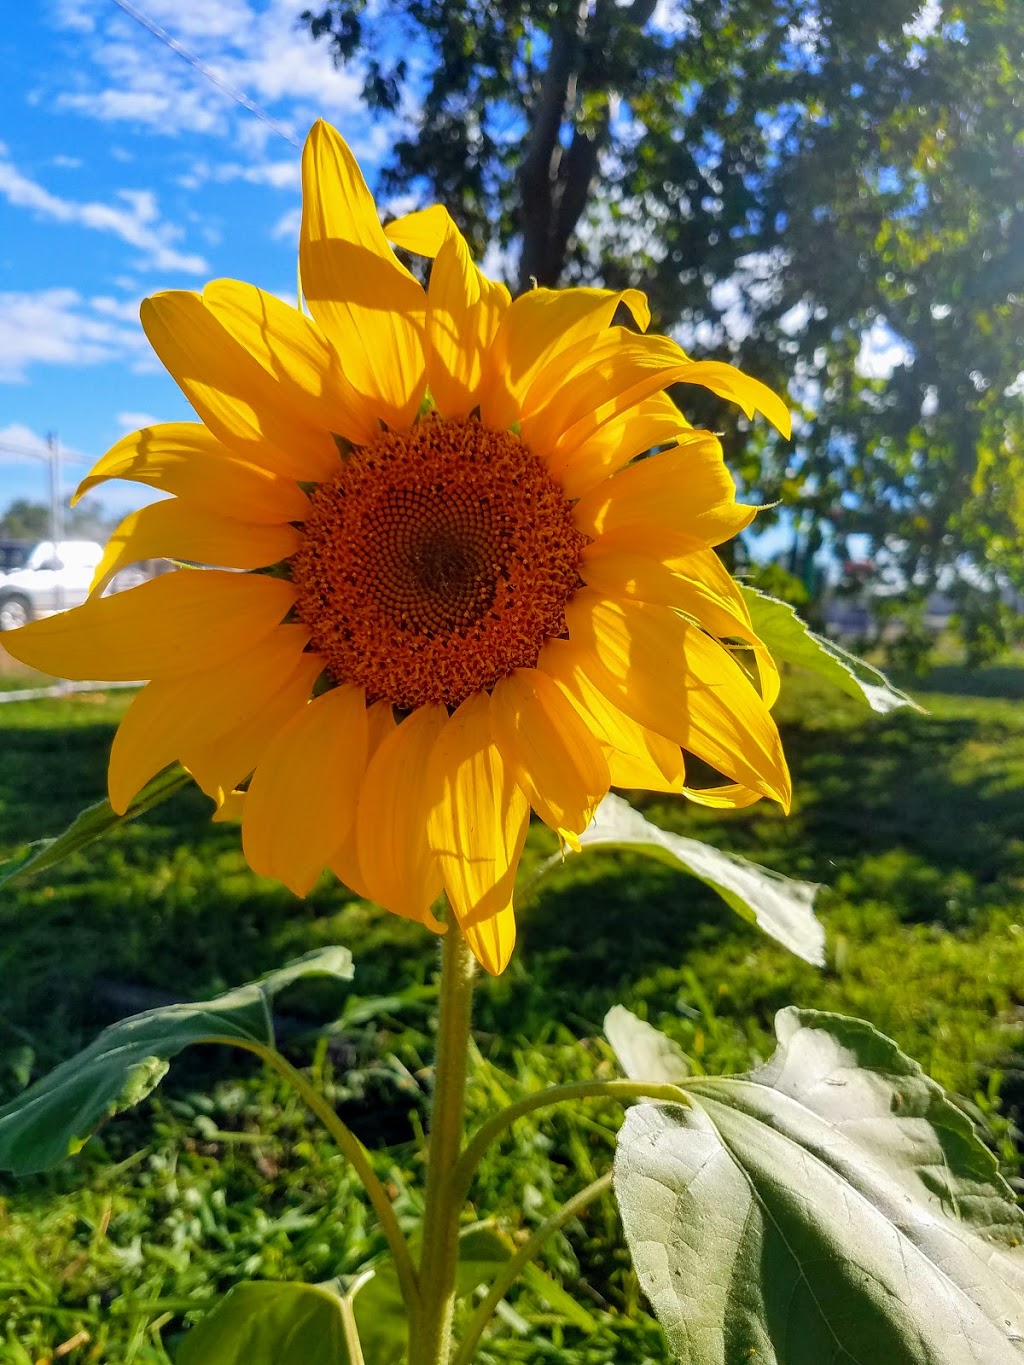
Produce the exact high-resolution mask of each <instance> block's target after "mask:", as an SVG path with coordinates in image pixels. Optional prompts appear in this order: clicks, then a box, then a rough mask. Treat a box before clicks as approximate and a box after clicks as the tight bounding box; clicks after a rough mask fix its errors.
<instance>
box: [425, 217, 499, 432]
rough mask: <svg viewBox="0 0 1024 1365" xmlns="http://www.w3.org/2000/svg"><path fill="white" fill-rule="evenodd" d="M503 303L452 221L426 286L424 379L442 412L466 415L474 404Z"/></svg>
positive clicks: (497, 286) (475, 404)
mask: <svg viewBox="0 0 1024 1365" xmlns="http://www.w3.org/2000/svg"><path fill="white" fill-rule="evenodd" d="M508 306H509V292H508V290H507V289H506V288H505V286H504V285H503V284H496V283H494V282H493V281H491V280H489V279H487V277H486V276H485V275H483V274H482V273H481V272H480V271H479V270H478V269H477V267H476V266H475V265H474V263H473V259H472V257H471V256H470V254H469V247H468V246H467V245H466V242H465V239H464V238H463V236H462V233H461V232H459V231H458V230H457V229H456V228H455V227H454V225H453V226H452V228H451V230H450V231H449V234H448V236H447V238H446V239H445V241H444V243H443V244H442V246H441V247H440V249H439V250H438V253H437V259H436V260H435V261H434V265H433V268H432V269H431V272H430V285H429V288H428V290H427V381H428V383H429V385H430V392H431V395H432V397H433V399H434V402H435V403H436V404H437V407H438V410H439V411H440V412H441V414H442V415H443V416H445V417H466V416H468V415H469V413H470V412H471V411H472V410H473V408H475V407H476V406H477V403H478V401H479V397H480V387H481V383H482V381H483V374H484V362H485V360H486V357H487V354H488V351H489V349H490V346H491V343H492V342H493V340H494V334H495V332H496V331H497V329H498V325H499V323H500V321H501V318H502V314H503V313H504V312H505V310H506V309H507V308H508Z"/></svg>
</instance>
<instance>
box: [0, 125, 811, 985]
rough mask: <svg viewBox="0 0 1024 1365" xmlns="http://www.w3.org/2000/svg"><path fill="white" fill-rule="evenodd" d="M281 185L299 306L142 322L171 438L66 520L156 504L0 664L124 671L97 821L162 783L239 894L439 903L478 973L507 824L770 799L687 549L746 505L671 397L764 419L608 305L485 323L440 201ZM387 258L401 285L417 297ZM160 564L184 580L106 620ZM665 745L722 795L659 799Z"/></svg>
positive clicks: (221, 292) (564, 825)
mask: <svg viewBox="0 0 1024 1365" xmlns="http://www.w3.org/2000/svg"><path fill="white" fill-rule="evenodd" d="M302 179H303V217H302V229H301V245H300V271H301V278H302V285H303V293H304V297H305V304H306V308H307V309H308V313H307V312H306V311H300V310H298V309H293V308H290V307H288V305H287V304H285V303H282V302H281V300H280V299H278V298H276V297H275V296H274V295H272V294H267V293H264V292H263V291H262V290H260V289H257V288H255V287H254V286H252V285H247V284H242V283H240V282H238V281H234V280H217V281H215V282H213V283H212V284H210V285H208V286H207V287H206V289H205V290H204V291H203V293H202V294H193V293H187V292H184V291H172V292H169V293H164V294H158V295H156V296H155V297H153V298H151V299H147V300H146V301H145V303H144V304H143V308H142V322H143V326H144V328H145V330H146V334H147V336H148V337H149V339H150V341H151V343H152V345H153V347H154V349H155V350H156V352H157V354H158V355H159V357H160V359H161V360H162V361H163V363H164V364H165V365H166V367H167V369H168V370H169V371H170V373H171V374H172V375H173V376H174V378H175V380H176V381H177V383H178V384H179V385H180V387H181V389H182V391H183V392H184V393H185V395H186V397H187V398H188V399H189V401H190V402H191V404H192V406H193V407H194V408H195V410H196V413H197V416H198V418H199V420H198V422H195V423H168V424H164V425H159V426H154V427H147V428H146V429H144V430H142V431H138V432H134V433H132V434H131V435H130V436H126V437H125V438H123V439H122V440H121V441H119V442H118V443H117V445H115V446H114V447H113V449H112V450H110V451H109V452H108V453H107V454H106V455H105V456H104V457H103V458H102V459H101V460H100V461H99V463H98V464H97V465H96V467H95V468H94V469H93V470H92V472H91V473H90V474H89V476H88V477H87V478H86V479H85V480H84V481H83V483H82V485H81V487H80V488H79V490H78V493H77V494H76V497H80V496H81V495H82V494H83V493H84V492H86V491H87V490H88V489H89V488H91V487H93V486H95V485H96V484H98V483H100V482H102V481H103V480H105V479H110V478H123V479H131V480H134V481H136V482H138V483H142V484H145V485H148V486H150V487H152V488H155V489H158V490H161V491H162V492H164V493H168V494H171V495H172V496H171V497H170V498H169V499H167V500H165V501H161V502H157V503H154V504H153V505H151V506H149V507H144V508H143V509H142V510H141V511H139V512H134V513H132V514H131V515H130V516H128V517H127V518H126V519H125V521H124V522H123V523H122V524H121V526H120V527H118V529H117V531H116V532H115V534H114V536H113V537H112V539H111V541H110V544H109V545H108V547H107V550H106V553H105V556H104V559H103V562H102V563H101V565H100V566H99V569H98V570H97V574H96V578H95V580H94V583H93V591H92V596H91V597H90V600H89V601H88V602H87V603H86V604H85V605H84V606H82V607H78V608H75V609H74V610H72V611H68V612H64V613H62V614H61V615H58V616H54V617H50V618H48V619H45V620H40V621H37V622H34V623H33V624H31V625H29V626H26V627H24V628H23V629H22V630H20V631H17V632H12V633H9V634H8V635H7V636H6V637H5V645H7V647H8V648H9V650H10V652H11V653H12V654H13V655H14V656H15V657H17V658H19V659H22V660H24V661H26V662H28V663H31V664H33V665H34V666H35V667H37V668H41V669H43V670H45V671H47V672H50V673H53V674H56V675H58V676H63V677H71V678H102V679H110V680H117V679H127V680H132V679H148V680H149V681H148V682H147V685H146V686H145V687H143V688H142V690H141V691H140V692H139V693H138V694H137V695H136V696H135V698H134V699H133V701H132V703H131V705H130V706H129V708H128V711H127V712H126V714H125V717H124V719H123V721H122V723H121V726H120V728H119V730H118V732H117V735H116V737H115V740H114V745H113V749H112V751H111V761H110V772H109V787H110V798H111V802H112V803H113V805H114V807H115V809H117V810H121V811H123V810H124V809H125V808H126V807H127V805H128V804H129V802H130V801H131V799H132V798H133V796H134V795H135V794H136V793H137V792H138V790H139V789H140V788H141V787H142V786H143V785H144V784H145V782H146V781H147V780H148V779H149V778H150V777H152V776H153V775H154V774H155V773H157V772H158V771H160V769H161V768H163V767H165V766H166V765H167V764H168V763H171V762H174V761H176V760H177V761H180V762H181V763H183V764H184V765H185V766H186V767H187V768H188V769H189V771H190V772H191V773H192V774H193V776H194V778H195V780H196V781H197V782H198V784H199V785H200V786H201V787H202V788H203V790H204V791H206V792H207V793H208V794H209V795H210V796H212V797H213V798H214V800H215V801H216V803H217V807H218V814H219V816H220V817H221V818H225V817H226V816H227V815H228V813H232V814H234V813H240V815H241V821H242V842H243V848H244V850H245V854H246V857H247V859H248V861H249V863H250V865H251V866H252V867H253V868H254V869H255V870H256V871H257V872H260V873H263V874H265V875H267V876H272V877H277V878H279V879H280V880H281V881H283V882H285V883H286V884H287V885H288V886H289V887H291V888H292V890H293V891H295V892H296V893H297V894H299V895H304V894H305V893H306V892H307V891H308V890H309V889H310V887H311V886H312V885H313V883H314V881H315V880H316V878H317V877H318V876H319V875H320V873H321V872H322V871H323V870H324V868H330V869H331V870H333V871H334V872H335V873H336V874H337V875H338V876H339V877H340V878H341V879H342V880H343V881H344V882H345V883H346V884H348V885H349V886H350V887H352V888H353V889H354V890H355V891H356V892H357V893H358V894H360V895H363V896H366V897H368V898H370V899H373V900H375V901H377V902H378V903H380V904H381V905H383V906H384V907H385V908H387V909H388V910H391V911H394V912H395V913H397V914H400V915H404V916H408V917H410V918H413V919H416V920H418V921H420V922H422V923H423V924H425V925H427V926H428V927H429V928H431V929H433V930H435V931H437V932H443V930H444V928H445V925H444V924H443V923H441V922H440V921H439V920H438V919H436V918H435V916H434V913H433V909H432V907H433V905H434V902H435V900H436V899H437V897H438V896H439V895H440V894H441V893H442V891H443V892H446V893H447V896H448V900H449V902H450V904H451V908H452V911H453V912H454V914H455V916H456V918H457V920H458V922H459V925H460V927H461V929H462V931H463V932H464V933H465V935H466V937H467V939H468V941H469V943H470V946H471V947H472V949H473V951H474V953H475V954H476V956H477V958H478V959H479V960H480V962H482V963H483V965H484V966H485V967H486V968H487V969H488V970H489V971H491V972H500V971H501V970H502V969H503V968H504V966H505V964H506V963H507V961H508V958H509V954H510V953H511V951H512V946H513V943H514V940H515V919H514V914H513V908H512V894H513V882H514V879H515V871H516V866H517V863H518V860H519V856H520V853H521V851H522V847H523V842H524V839H525V836H526V827H527V823H528V820H529V815H530V810H531V808H532V809H533V810H534V811H535V812H536V813H537V815H538V816H539V817H540V819H541V820H543V821H544V822H545V823H546V824H548V825H549V826H550V827H551V828H552V829H553V830H555V831H556V833H557V834H558V836H559V838H560V839H561V840H563V841H566V842H568V843H570V844H573V843H575V842H576V840H577V837H578V835H579V834H580V833H582V831H583V830H584V829H585V828H586V826H587V824H588V823H589V821H590V820H591V818H592V816H593V813H594V810H595V808H596V806H597V804H598V802H599V801H600V800H601V799H602V798H603V796H604V795H605V794H606V793H607V791H608V789H609V786H611V785H616V786H625V787H640V788H646V789H648V790H652V791H665V792H679V793H681V794H683V795H685V796H687V797H689V798H690V799H691V800H693V801H696V802H699V803H702V804H704V805H710V806H716V807H721V808H727V807H736V806H742V805H747V804H749V803H750V802H752V801H755V800H757V799H759V798H760V797H762V796H767V797H770V798H772V799H774V800H776V801H779V802H780V803H781V804H782V805H783V806H784V807H787V808H788V803H789V797H790V783H789V774H788V771H787V768H786V762H785V758H784V756H783V753H782V749H781V745H780V743H779V737H778V732H777V730H776V727H775V724H774V722H773V721H772V719H771V716H770V714H769V708H770V706H771V704H772V703H773V701H774V700H775V697H776V695H777V692H778V674H777V672H776V669H775V666H774V664H773V663H772V660H771V657H770V655H769V654H768V652H767V650H766V649H765V648H764V646H763V645H762V643H761V641H760V640H759V639H758V638H757V636H756V635H755V634H754V632H753V629H752V627H751V622H750V618H749V616H748V614H747V612H746V609H745V606H744V603H743V599H742V597H741V596H740V594H739V593H738V592H737V590H736V588H735V585H734V584H733V582H732V580H731V579H730V577H729V575H728V574H727V573H726V572H725V570H724V569H723V568H722V565H721V563H720V561H719V559H718V558H717V556H716V555H715V553H714V548H713V547H714V546H715V545H717V544H719V543H720V542H722V541H724V540H727V539H728V538H729V537H731V536H734V535H735V534H736V533H737V532H739V531H741V530H742V529H743V528H744V527H745V526H747V525H749V523H750V521H751V520H752V519H753V516H754V512H755V509H754V508H752V507H745V506H742V505H740V504H738V503H737V502H736V495H735V487H734V484H733V481H732V479H731V478H730V476H729V474H728V472H727V470H726V467H725V464H724V461H723V457H722V451H721V447H720V444H719V442H718V440H717V438H716V437H714V436H713V435H712V434H711V433H709V432H706V431H701V430H694V429H693V428H691V427H690V426H689V424H688V423H687V422H686V421H685V419H684V418H683V416H682V415H681V413H680V411H679V409H678V408H677V407H676V405H675V403H674V402H673V401H672V400H671V399H670V398H669V397H668V392H667V390H668V389H669V387H670V386H673V385H677V384H702V385H704V386H705V387H707V388H710V389H712V390H713V391H714V392H715V393H717V394H720V395H722V396H724V397H726V398H729V399H732V400H734V401H736V402H738V403H739V404H740V405H741V407H742V408H743V409H744V411H745V412H746V413H747V415H748V416H752V415H753V414H754V412H755V411H760V412H763V413H764V414H765V415H766V416H768V418H769V419H770V420H772V421H773V422H774V423H775V424H776V425H777V426H778V427H779V428H780V429H781V430H783V431H784V432H785V433H786V434H788V417H787V414H786V410H785V407H784V406H783V404H782V403H781V402H780V401H779V399H778V398H776V397H775V395H774V394H772V393H771V392H770V390H768V389H766V388H765V387H764V386H763V385H762V384H759V383H758V382H757V381H756V380H753V379H750V378H748V377H747V376H745V375H743V374H741V373H740V372H739V371H737V370H735V369H733V368H732V367H731V366H728V365H724V364H720V363H717V362H696V361H693V360H690V359H689V358H688V357H687V356H686V355H685V354H684V352H683V351H682V350H681V349H680V348H679V346H678V345H677V344H676V343H675V342H674V341H672V340H671V339H669V338H668V337H663V336H650V335H647V334H646V327H647V323H648V321H649V313H648V310H647V305H646V301H645V300H644V298H643V297H642V295H640V294H638V293H637V292H636V291H633V290H625V291H612V290H603V289H566V290H561V291H557V290H547V289H536V290H533V291H531V292H529V293H527V294H525V295H523V296H521V297H520V298H517V299H515V300H512V299H510V296H509V293H508V291H507V289H506V288H505V287H504V286H503V285H501V284H498V283H495V282H494V281H491V280H488V279H487V278H486V277H485V276H484V275H483V274H482V273H481V272H480V271H479V269H478V268H477V267H476V265H475V264H474V263H473V261H472V259H471V258H470V255H469V251H468V249H467V247H466V243H465V241H464V240H463V238H462V236H461V234H460V233H459V232H458V230H457V229H456V227H455V225H454V224H453V222H452V220H451V219H450V217H449V216H448V214H447V213H446V212H445V210H444V209H441V208H433V209H427V210H424V211H423V212H420V213H415V214H412V215H410V216H409V217H407V218H404V219H399V220H398V221H397V222H394V223H392V224H390V225H389V226H388V228H387V229H384V228H383V227H382V226H381V223H380V220H379V218H378V216H377V211H376V208H375V206H374V203H373V200H372V198H371V196H370V193H369V191H368V190H367V188H366V184H365V182H364V180H363V178H362V175H361V174H360V171H359V168H358V166H357V165H356V163H355V161H354V159H353V157H352V154H351V152H350V151H349V149H348V147H347V146H346V144H345V143H344V141H343V140H342V139H341V137H340V136H339V135H338V133H336V132H335V131H334V129H332V128H330V127H329V126H328V125H326V124H324V123H318V124H317V125H316V126H315V127H314V128H313V130H312V131H311V133H310V135H309V138H308V139H307V142H306V146H305V149H304V152H303V160H302ZM396 246H398V247H401V248H403V249H404V250H405V251H407V252H412V253H415V254H418V255H420V256H422V257H425V258H427V259H428V260H430V262H431V265H430V269H429V282H428V284H427V286H426V288H424V287H423V286H422V285H421V284H420V283H419V281H418V280H417V278H416V277H415V276H414V275H413V274H412V273H411V272H410V271H409V270H407V269H406V267H405V266H404V265H403V264H402V261H401V260H400V259H399V256H398V255H397V254H396V250H395V247H396ZM626 315H628V316H629V317H630V318H631V325H621V324H619V323H617V322H616V319H617V318H618V317H620V316H626ZM652 451H657V452H659V453H657V454H654V455H653V456H650V452H652ZM648 456H650V458H645V457H648ZM164 556H166V557H170V558H172V559H174V560H176V561H177V562H178V563H179V564H181V565H183V566H184V565H188V566H190V567H181V568H180V569H178V571H176V572H174V573H171V574H168V575H165V576H163V577H160V578H157V579H154V580H151V581H150V582H148V583H144V584H142V585H141V586H140V587H137V588H133V589H131V590H130V591H128V592H125V593H122V594H119V595H117V596H113V597H104V596H103V595H102V593H103V590H104V589H105V587H106V585H107V584H108V583H109V581H110V579H111V578H112V577H113V575H114V574H115V573H116V572H117V571H118V570H119V569H121V568H122V567H124V566H125V565H126V564H129V563H132V562H135V561H138V560H143V559H150V558H156V557H164ZM687 755H694V756H696V757H697V758H699V759H700V760H702V761H703V763H704V764H706V765H709V766H710V767H711V768H713V769H714V770H716V771H717V772H718V773H720V774H721V775H722V781H721V783H720V784H719V785H717V786H712V787H704V788H695V787H693V786H691V785H689V784H688V783H687V777H686V759H687ZM215 818H217V817H215Z"/></svg>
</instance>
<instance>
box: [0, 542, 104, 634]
mask: <svg viewBox="0 0 1024 1365" xmlns="http://www.w3.org/2000/svg"><path fill="white" fill-rule="evenodd" d="M102 558H103V547H102V546H101V545H98V544H97V543H96V541H94V540H60V541H58V542H57V543H56V544H54V542H53V541H52V540H42V541H40V542H39V544H38V545H36V546H34V547H33V549H32V550H31V551H30V553H29V556H28V559H27V560H26V561H25V564H24V567H23V568H20V569H15V570H13V572H11V573H7V574H4V575H3V576H2V577H0V630H16V629H17V628H18V626H23V625H25V624H26V623H27V622H29V621H35V620H36V619H37V618H38V617H40V616H52V615H53V613H54V612H57V611H64V610H66V609H67V608H68V607H79V606H81V605H82V603H83V602H84V601H85V599H86V597H87V596H88V594H89V584H90V583H91V582H92V576H93V573H94V572H95V569H96V565H97V564H98V563H99V562H100V560H101V559H102Z"/></svg>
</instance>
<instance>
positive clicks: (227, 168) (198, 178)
mask: <svg viewBox="0 0 1024 1365" xmlns="http://www.w3.org/2000/svg"><path fill="white" fill-rule="evenodd" d="M238 180H241V181H244V182H245V183H246V184H248V185H268V186H269V187H270V188H271V189H275V190H296V191H297V190H300V189H301V188H302V166H301V164H300V161H299V158H298V157H297V156H292V157H288V158H287V159H285V160H283V161H262V162H256V163H254V164H253V165H250V166H247V165H244V164H243V163H242V162H240V161H227V162H224V163H222V164H221V165H219V166H218V165H214V164H213V163H212V162H209V161H197V162H196V164H195V165H194V166H193V167H192V169H191V170H190V171H189V172H188V173H187V174H186V175H183V176H181V177H180V178H179V180H178V184H179V185H181V186H183V187H184V188H185V189H188V190H195V189H199V188H200V187H201V186H203V185H206V184H209V183H210V182H212V183H214V184H217V185H226V184H230V183H231V182H232V181H238Z"/></svg>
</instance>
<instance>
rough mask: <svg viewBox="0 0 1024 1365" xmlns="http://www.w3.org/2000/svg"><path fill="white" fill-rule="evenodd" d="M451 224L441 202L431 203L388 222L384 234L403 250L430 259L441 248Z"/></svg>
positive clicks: (449, 216)
mask: <svg viewBox="0 0 1024 1365" xmlns="http://www.w3.org/2000/svg"><path fill="white" fill-rule="evenodd" d="M452 226H453V222H452V216H451V214H450V213H449V212H448V210H447V209H446V208H444V207H443V206H442V205H441V204H432V205H431V206H430V208H428V209H417V210H416V212H415V213H406V214H404V215H403V216H402V217H401V218H396V219H395V220H394V221H393V222H391V223H388V225H387V227H386V228H385V229H384V236H385V237H386V238H387V239H388V241H389V242H391V243H392V245H394V246H400V247H401V248H402V250H403V251H411V252H412V253H413V255H414V256H428V257H430V258H431V259H432V258H433V257H434V256H436V255H437V253H438V252H439V251H440V250H441V247H442V245H443V243H444V241H445V238H446V237H447V236H448V235H449V233H450V232H451V230H452Z"/></svg>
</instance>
